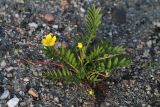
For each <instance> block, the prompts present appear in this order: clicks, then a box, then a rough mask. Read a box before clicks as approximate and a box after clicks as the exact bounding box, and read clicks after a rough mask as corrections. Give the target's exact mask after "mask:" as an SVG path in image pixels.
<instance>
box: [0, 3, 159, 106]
mask: <svg viewBox="0 0 160 107" xmlns="http://www.w3.org/2000/svg"><path fill="white" fill-rule="evenodd" d="M93 3H95V4H96V5H97V6H100V7H101V8H102V12H103V18H102V25H101V28H100V30H99V32H98V37H97V39H102V40H104V41H107V40H109V41H111V42H112V43H113V44H114V45H123V46H124V47H126V50H127V52H128V54H129V55H130V56H131V58H132V59H133V64H132V66H131V68H128V69H121V70H117V71H114V72H113V75H112V76H111V77H109V78H108V79H106V81H103V82H102V83H101V84H100V85H101V86H103V87H97V88H96V89H95V90H97V91H96V93H95V94H96V96H97V98H98V99H97V105H96V106H97V107H158V106H160V66H159V65H160V1H159V0H0V107H7V102H8V101H9V100H11V99H12V98H14V97H15V96H16V97H17V98H18V100H19V103H18V104H17V106H18V107H65V106H66V107H79V106H80V107H82V105H83V104H84V102H86V101H87V100H88V97H87V96H86V92H84V93H83V95H82V94H80V93H81V92H77V90H76V89H77V88H76V87H74V86H73V87H72V86H66V87H64V86H62V84H61V83H60V82H53V81H48V80H45V79H44V78H43V75H42V74H43V72H46V71H47V70H48V68H52V66H51V65H43V64H39V65H32V64H22V63H17V62H18V61H24V60H31V61H33V62H34V61H47V59H46V58H45V57H44V55H43V54H42V51H41V49H40V48H41V47H42V45H41V39H42V38H43V37H44V35H45V34H47V33H50V32H51V33H53V34H55V35H57V37H58V39H61V40H63V41H64V44H68V43H73V38H74V36H75V35H76V34H77V33H78V34H81V33H82V31H83V27H84V23H83V22H84V16H85V15H86V10H87V8H88V6H89V5H90V4H93ZM73 44H74V43H73ZM64 88H65V89H66V90H64ZM30 89H34V91H33V92H34V93H32V96H31V95H30V94H29V93H28V90H30ZM64 91H65V92H64ZM64 93H66V94H64ZM33 94H36V95H33ZM37 95H38V98H37V97H33V96H37ZM75 95H76V96H75ZM12 100H13V102H16V100H15V99H12ZM87 107H88V106H87ZM91 107H92V106H91Z"/></svg>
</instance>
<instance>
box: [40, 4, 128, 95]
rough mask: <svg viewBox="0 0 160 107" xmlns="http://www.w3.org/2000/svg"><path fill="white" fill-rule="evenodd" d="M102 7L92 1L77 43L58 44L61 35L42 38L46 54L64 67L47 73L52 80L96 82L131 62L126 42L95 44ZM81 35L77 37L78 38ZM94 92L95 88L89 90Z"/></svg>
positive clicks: (74, 82)
mask: <svg viewBox="0 0 160 107" xmlns="http://www.w3.org/2000/svg"><path fill="white" fill-rule="evenodd" d="M101 17H102V13H101V8H96V6H95V5H92V6H91V7H89V8H88V12H87V15H86V18H85V23H86V31H84V32H85V33H84V34H83V36H79V37H78V40H77V41H75V43H76V45H75V46H70V45H69V46H68V47H63V45H60V46H58V47H57V46H55V43H56V41H57V39H58V38H56V36H54V35H52V34H48V35H46V36H45V38H44V39H43V40H42V44H43V45H44V52H45V54H46V55H47V56H48V57H49V58H51V60H53V61H56V62H57V63H59V64H62V65H63V67H60V68H55V69H54V70H52V71H49V72H47V73H46V77H47V78H48V79H52V80H60V81H63V82H64V83H73V84H81V83H83V82H84V81H85V82H86V81H87V82H88V83H89V84H93V85H96V83H97V82H100V81H102V80H103V79H105V78H107V77H108V76H110V75H111V73H112V71H113V70H115V69H118V68H121V67H126V66H128V65H129V64H130V60H128V59H127V58H126V53H125V49H124V48H123V47H122V46H116V47H112V46H111V45H110V44H109V43H106V42H105V41H101V42H100V43H99V44H95V43H94V40H95V37H96V32H97V31H98V28H99V26H100V24H101ZM76 39H77V38H76ZM89 94H91V95H93V94H94V92H93V91H89Z"/></svg>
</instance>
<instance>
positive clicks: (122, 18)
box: [111, 7, 127, 24]
mask: <svg viewBox="0 0 160 107" xmlns="http://www.w3.org/2000/svg"><path fill="white" fill-rule="evenodd" d="M126 13H127V12H126V11H125V9H124V8H122V7H114V8H113V9H112V13H111V15H112V20H113V22H114V23H115V24H124V23H126Z"/></svg>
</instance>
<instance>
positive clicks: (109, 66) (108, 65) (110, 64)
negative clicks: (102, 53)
mask: <svg viewBox="0 0 160 107" xmlns="http://www.w3.org/2000/svg"><path fill="white" fill-rule="evenodd" d="M111 66H112V61H111V59H109V60H108V63H107V68H108V69H111Z"/></svg>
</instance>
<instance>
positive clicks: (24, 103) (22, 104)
mask: <svg viewBox="0 0 160 107" xmlns="http://www.w3.org/2000/svg"><path fill="white" fill-rule="evenodd" d="M19 105H20V106H22V107H24V106H26V105H27V103H26V102H20V104H19Z"/></svg>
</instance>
